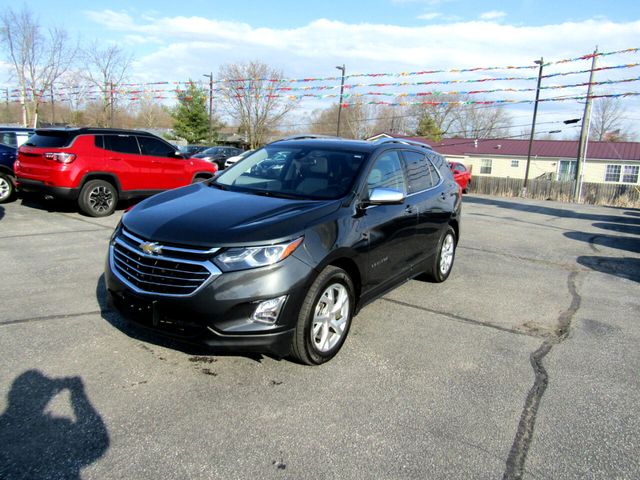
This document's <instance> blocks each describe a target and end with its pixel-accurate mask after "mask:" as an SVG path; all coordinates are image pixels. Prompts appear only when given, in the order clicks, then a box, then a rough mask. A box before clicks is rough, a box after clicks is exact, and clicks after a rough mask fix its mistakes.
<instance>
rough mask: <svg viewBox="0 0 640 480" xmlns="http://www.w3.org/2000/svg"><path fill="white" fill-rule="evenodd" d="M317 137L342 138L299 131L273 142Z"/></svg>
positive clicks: (340, 138)
mask: <svg viewBox="0 0 640 480" xmlns="http://www.w3.org/2000/svg"><path fill="white" fill-rule="evenodd" d="M318 138H330V139H332V140H342V137H336V136H333V135H318V134H315V133H300V134H298V135H290V136H288V137H284V138H281V139H279V140H275V141H274V142H272V143H275V142H283V141H285V140H307V139H318Z"/></svg>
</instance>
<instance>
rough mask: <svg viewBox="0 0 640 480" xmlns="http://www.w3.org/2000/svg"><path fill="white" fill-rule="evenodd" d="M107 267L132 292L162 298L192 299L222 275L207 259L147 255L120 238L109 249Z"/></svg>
mask: <svg viewBox="0 0 640 480" xmlns="http://www.w3.org/2000/svg"><path fill="white" fill-rule="evenodd" d="M145 259H148V260H149V263H148V264H147V263H145V262H144V260H145ZM159 262H160V264H159ZM163 263H167V264H172V263H173V264H175V265H174V266H173V267H170V266H168V265H163ZM109 265H110V267H111V271H112V272H113V274H114V275H115V276H116V277H117V278H118V279H119V280H120V281H121V282H122V283H124V284H125V285H126V286H127V287H129V288H130V289H131V290H133V291H134V292H135V293H139V294H144V295H154V296H161V297H191V296H193V295H195V294H196V293H198V292H199V291H200V290H201V289H202V288H204V287H205V286H206V285H207V284H209V283H210V282H211V281H213V279H215V278H216V277H218V275H220V274H221V273H222V272H221V271H220V270H219V269H218V268H217V267H216V266H215V265H214V264H213V263H211V262H210V261H208V260H203V261H196V260H187V259H183V258H175V257H168V256H165V255H149V254H146V253H144V252H142V251H141V250H137V249H136V248H135V247H134V246H132V245H131V244H130V243H128V242H126V241H124V240H123V239H121V238H119V237H116V238H115V239H114V240H113V241H112V242H111V245H110V246H109ZM180 266H182V268H179V267H180ZM189 268H192V269H193V270H189ZM163 273H165V274H163ZM162 290H164V291H162ZM166 290H169V291H171V293H169V292H167V291H166Z"/></svg>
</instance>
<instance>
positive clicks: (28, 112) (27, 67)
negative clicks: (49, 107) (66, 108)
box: [0, 6, 77, 127]
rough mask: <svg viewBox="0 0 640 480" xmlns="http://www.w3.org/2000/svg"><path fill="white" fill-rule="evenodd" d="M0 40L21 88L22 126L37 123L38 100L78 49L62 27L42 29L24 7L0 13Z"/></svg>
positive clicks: (68, 65)
mask: <svg viewBox="0 0 640 480" xmlns="http://www.w3.org/2000/svg"><path fill="white" fill-rule="evenodd" d="M0 41H1V43H2V44H3V46H4V49H5V53H6V55H7V58H8V59H9V61H10V62H11V64H12V65H13V68H14V71H15V75H16V78H17V81H18V85H19V88H20V96H21V104H22V105H23V107H22V109H23V113H22V121H23V124H24V125H28V124H32V125H33V126H34V127H36V126H37V125H38V112H39V108H40V107H39V105H40V103H41V101H42V100H41V99H42V98H43V96H44V95H45V94H46V92H48V91H49V90H50V88H51V85H53V83H54V82H55V81H56V80H57V79H58V78H60V76H61V75H62V74H64V72H66V71H67V70H68V69H69V67H70V66H71V63H72V62H73V59H74V57H75V54H76V52H77V48H76V47H75V46H71V45H70V41H69V38H68V35H67V32H66V31H65V30H63V29H61V28H51V29H49V30H47V31H46V32H45V31H43V29H42V28H41V26H40V24H39V23H38V19H37V18H36V17H35V16H34V15H33V13H32V12H31V11H30V10H29V9H28V8H27V7H26V6H25V7H24V8H23V9H22V10H21V11H14V10H11V9H8V10H7V11H5V12H4V13H3V14H2V15H1V16H0Z"/></svg>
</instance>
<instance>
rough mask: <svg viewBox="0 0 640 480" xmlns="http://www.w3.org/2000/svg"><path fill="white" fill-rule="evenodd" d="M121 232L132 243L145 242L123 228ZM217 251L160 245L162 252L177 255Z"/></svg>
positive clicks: (206, 253) (214, 249)
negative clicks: (175, 253)
mask: <svg viewBox="0 0 640 480" xmlns="http://www.w3.org/2000/svg"><path fill="white" fill-rule="evenodd" d="M121 232H122V234H123V235H124V236H125V237H127V238H129V239H130V240H132V241H133V242H136V244H141V243H144V242H146V241H147V240H144V239H142V238H140V237H136V236H135V235H134V234H133V233H131V232H128V231H126V230H125V229H124V228H123V229H122V230H121ZM218 250H220V249H219V248H209V249H208V250H207V249H200V248H181V247H171V246H168V245H162V251H169V252H177V253H192V254H195V255H211V254H213V253H216V252H217V251H218Z"/></svg>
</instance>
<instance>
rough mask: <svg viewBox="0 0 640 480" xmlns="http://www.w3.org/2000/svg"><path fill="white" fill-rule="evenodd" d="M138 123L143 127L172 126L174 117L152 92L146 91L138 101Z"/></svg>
mask: <svg viewBox="0 0 640 480" xmlns="http://www.w3.org/2000/svg"><path fill="white" fill-rule="evenodd" d="M136 107H137V115H136V124H137V126H139V127H142V128H171V126H172V125H173V118H171V114H170V113H169V112H168V110H167V108H166V107H164V106H163V105H162V104H160V102H158V101H157V100H155V99H154V98H153V95H152V94H150V93H145V94H144V95H143V96H141V97H140V98H139V99H138V101H137V105H136Z"/></svg>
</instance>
